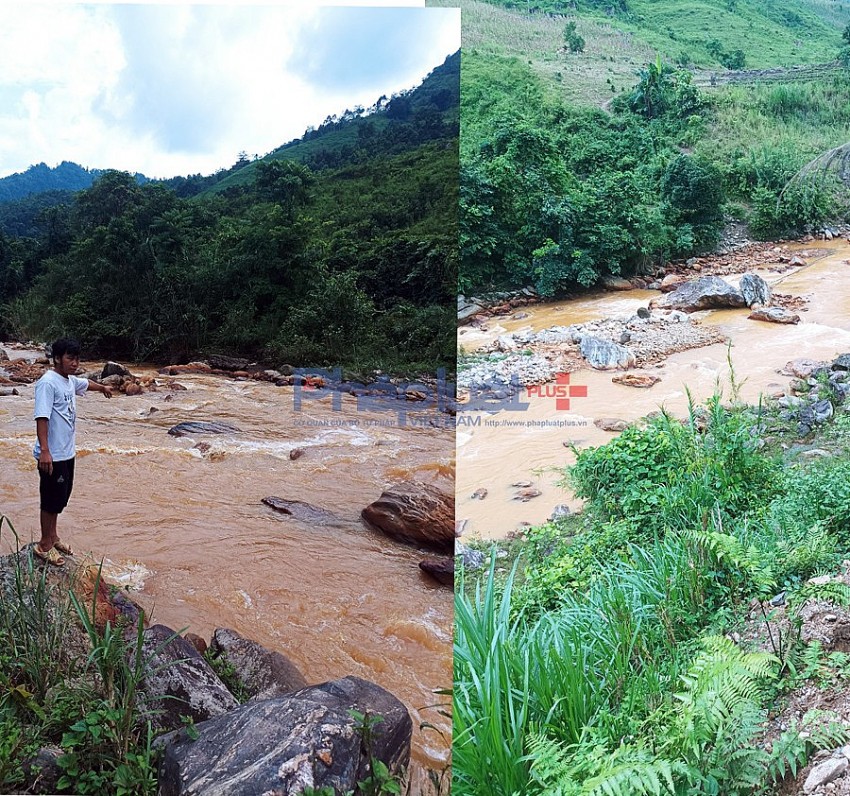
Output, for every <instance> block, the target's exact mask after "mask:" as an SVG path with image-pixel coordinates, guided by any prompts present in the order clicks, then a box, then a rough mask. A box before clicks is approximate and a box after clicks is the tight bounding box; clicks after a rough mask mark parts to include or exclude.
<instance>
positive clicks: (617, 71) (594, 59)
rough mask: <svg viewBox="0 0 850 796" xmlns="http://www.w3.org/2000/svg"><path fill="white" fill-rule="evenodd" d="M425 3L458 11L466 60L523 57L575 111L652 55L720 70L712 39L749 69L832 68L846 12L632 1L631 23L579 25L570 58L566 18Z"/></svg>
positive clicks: (449, 0) (454, 2) (467, 3)
mask: <svg viewBox="0 0 850 796" xmlns="http://www.w3.org/2000/svg"><path fill="white" fill-rule="evenodd" d="M428 5H431V6H459V7H460V8H461V14H462V16H461V19H462V26H463V49H464V56H465V57H466V55H467V54H469V55H480V54H485V55H486V54H497V55H502V56H513V57H516V58H520V59H522V60H523V62H525V63H527V64H528V65H529V66H530V67H531V69H532V70H533V71H534V72H535V73H536V74H537V75H538V76H539V77H541V78H542V79H543V80H544V81H545V82H546V83H550V84H551V85H552V86H554V87H556V88H557V90H558V93H559V94H560V95H561V96H562V97H563V98H564V99H565V100H567V101H568V102H570V103H574V104H578V105H587V104H596V105H599V104H602V103H604V102H605V101H607V100H608V99H610V98H611V97H612V96H613V94H614V91H621V90H623V89H626V88H629V87H631V86H632V85H633V84H634V83H635V80H636V78H635V73H636V72H637V70H638V69H639V68H640V67H641V66H642V65H643V64H646V63H647V62H649V61H651V60H654V58H655V56H656V55H657V54H660V55H661V57H662V58H663V59H665V60H667V61H674V60H675V59H676V58H678V57H679V56H680V54H681V53H682V52H683V51H685V52H687V53H688V55H689V56H690V59H691V60H692V62H693V63H694V64H695V65H696V66H698V67H703V68H709V69H714V70H716V71H723V67H721V66H720V65H719V64H718V62H717V61H716V59H714V58H713V57H712V56H711V55H710V54H709V53H708V51H707V50H706V48H705V43H706V42H707V41H709V40H710V39H712V38H716V39H718V40H719V41H720V43H721V45H722V46H723V48H724V49H725V50H727V51H731V50H735V49H739V48H740V49H742V50H743V51H744V53H745V54H746V58H747V67H748V68H760V67H768V66H791V65H793V64H800V63H820V62H826V61H830V60H833V59H834V58H835V55H836V53H837V51H838V49H839V47H840V46H841V31H842V29H843V27H844V26H845V25H846V24H847V22H848V21H850V4H848V5H842V4H839V3H837V2H834V0H804V1H803V2H799V1H797V2H794V3H792V2H790V0H785V1H784V2H779V0H775V1H774V2H769V0H747V2H742V1H741V0H739V2H738V3H737V8H736V10H735V11H734V12H732V11H729V10H727V3H726V0H664V2H660V1H659V0H633V2H632V6H633V8H634V13H633V15H632V16H631V17H630V18H628V19H626V18H606V17H604V16H600V15H593V14H585V13H581V14H580V15H579V16H578V17H576V21H577V30H578V32H579V33H580V34H581V35H582V36H583V37H584V39H585V41H586V46H585V50H584V52H582V53H579V54H572V53H566V52H564V50H563V29H564V19H563V18H559V17H552V16H548V15H546V14H528V13H526V12H524V11H521V10H513V9H509V8H506V7H503V6H501V5H495V4H491V3H485V2H481V1H480V0H428ZM561 5H562V6H564V5H565V4H561ZM783 12H786V13H788V14H791V13H793V14H796V17H783ZM789 20H791V21H793V23H794V24H791V22H789ZM608 81H610V82H608ZM612 85H613V87H614V91H612V88H611V86H612Z"/></svg>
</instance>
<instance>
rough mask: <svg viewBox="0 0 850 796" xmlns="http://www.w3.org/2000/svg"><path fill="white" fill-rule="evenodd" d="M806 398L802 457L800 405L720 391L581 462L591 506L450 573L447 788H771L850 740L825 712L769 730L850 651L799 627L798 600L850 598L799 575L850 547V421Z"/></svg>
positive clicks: (839, 683)
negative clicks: (773, 718)
mask: <svg viewBox="0 0 850 796" xmlns="http://www.w3.org/2000/svg"><path fill="white" fill-rule="evenodd" d="M820 375H821V376H822V375H823V374H820ZM821 393H822V395H821V396H820V397H823V398H824V400H827V399H828V400H830V402H831V403H832V404H833V406H834V407H835V408H836V409H838V411H837V413H836V417H835V419H833V420H832V421H831V422H830V423H828V424H826V425H824V426H821V427H820V429H819V430H818V431H817V432H815V436H810V437H809V438H808V439H806V444H805V445H802V446H801V445H800V444H799V443H798V441H797V440H796V436H797V433H798V431H799V428H798V427H797V426H796V425H795V424H794V423H793V422H791V421H793V419H794V418H793V412H787V411H786V412H782V411H781V410H780V408H778V407H776V406H775V405H760V406H747V405H743V404H741V403H739V402H737V401H736V400H735V395H734V390H733V395H732V396H731V400H730V401H728V402H727V401H724V400H723V399H722V397H721V395H720V394H716V395H715V396H714V397H713V398H711V399H710V400H709V401H708V402H707V403H706V405H705V406H692V407H691V411H690V413H689V417H688V418H687V420H685V421H679V420H676V419H675V418H672V417H670V416H667V415H665V414H661V415H660V416H658V417H656V418H653V419H648V420H647V421H646V422H645V424H643V425H641V426H639V427H632V428H629V429H627V430H626V431H624V432H623V433H622V434H621V435H620V436H618V437H617V438H616V439H614V440H613V441H611V442H610V443H608V444H607V445H604V446H602V447H599V448H595V449H586V450H583V451H581V452H578V453H577V461H576V464H575V465H574V466H573V467H572V468H570V469H569V472H568V475H567V477H568V479H569V483H570V485H571V486H572V487H573V488H574V490H575V491H576V493H577V494H578V495H580V496H582V497H584V498H586V500H587V503H586V506H585V509H584V511H583V512H582V513H581V514H579V515H574V516H570V517H566V518H561V519H557V520H555V521H551V522H549V523H547V524H546V525H544V526H541V527H538V528H534V529H532V530H531V531H530V532H528V534H527V538H525V539H520V540H514V541H512V542H507V543H506V544H505V546H506V547H507V548H508V550H509V552H510V557H509V558H507V559H503V558H498V557H497V555H496V550H495V549H494V550H493V555H492V557H491V565H490V568H489V571H488V572H485V573H484V574H479V575H477V576H476V575H474V574H472V573H466V574H465V575H464V574H462V575H461V578H460V581H459V585H458V589H457V592H456V606H455V612H456V614H455V615H456V633H455V705H454V755H453V760H454V788H455V792H457V793H459V794H461V795H463V794H482V796H483V794H485V793H486V794H499V795H502V794H503V795H504V796H510V794H517V793H524V794H536V793H540V794H544V793H545V794H561V796H568V795H569V796H578V795H579V794H588V795H592V796H602V794H606V796H615V794H629V795H630V796H635V795H636V794H656V796H657V795H658V794H676V795H677V796H678V795H680V794H681V795H684V794H724V795H725V796H744V794H768V793H772V792H774V789H775V787H776V786H777V784H778V783H780V782H782V781H783V779H784V778H785V777H787V776H789V775H790V774H796V773H797V772H798V771H799V770H800V769H801V768H802V767H803V766H804V765H805V764H806V762H807V761H808V760H809V759H810V758H811V756H812V754H813V753H814V752H815V751H817V750H818V749H822V748H823V749H833V748H835V747H836V746H839V745H841V744H842V743H846V742H847V740H848V738H850V731H848V727H847V725H846V723H842V722H841V721H839V717H838V716H837V715H830V714H828V713H818V712H817V711H812V712H809V713H807V714H806V715H804V716H803V717H802V719H801V720H800V721H799V722H795V721H793V720H792V721H790V722H789V723H788V724H787V726H785V727H784V728H781V731H776V732H775V733H774V734H773V735H770V734H769V728H770V726H771V725H770V724H769V723H768V717H769V713H768V711H769V710H774V711H775V710H777V709H778V708H781V706H782V704H783V698H784V697H785V696H786V695H788V694H790V693H792V692H794V691H795V689H798V688H800V687H801V685H803V684H804V683H809V684H811V683H815V673H816V672H819V675H824V674H825V673H826V676H825V677H824V678H821V679H819V680H817V685H816V686H815V687H814V688H815V691H817V688H818V687H826V686H827V685H829V687H831V688H833V689H838V690H839V691H840V690H841V689H843V688H846V681H845V680H844V678H845V676H846V675H845V674H844V673H843V672H846V669H845V668H842V667H844V666H845V664H846V658H847V656H846V655H843V653H833V654H832V655H831V656H830V655H827V651H826V650H823V649H822V648H821V646H820V645H819V644H817V643H814V644H810V645H807V644H805V643H804V642H803V640H802V638H801V634H800V628H801V621H802V620H801V619H800V615H801V608H802V606H803V605H804V604H805V603H806V602H807V601H809V600H812V599H815V598H817V599H820V600H824V601H826V602H828V603H831V604H833V605H839V606H846V605H848V604H850V587H848V586H847V585H846V583H845V582H840V581H836V582H830V583H826V584H822V583H820V579H818V580H817V581H816V582H815V584H812V583H811V582H810V579H811V578H812V576H815V575H820V574H823V573H832V572H835V571H837V570H838V569H839V568H840V563H841V561H842V560H843V559H845V558H847V557H850V414H847V413H846V412H844V411H841V409H840V407H841V404H842V401H843V398H842V397H841V396H840V395H837V394H836V393H835V392H833V391H832V390H831V389H829V388H828V385H827V386H826V387H824V389H823V390H821ZM815 445H817V446H818V450H817V454H818V455H817V456H813V457H808V456H806V455H805V454H803V455H800V454H801V450H807V449H810V448H812V447H814V446H815ZM824 449H826V450H824ZM501 555H504V554H501ZM497 558H498V563H497ZM510 558H513V559H515V560H514V562H513V565H511V564H510ZM816 584H820V585H816ZM782 592H784V595H782V594H781V593H782ZM778 594H779V595H780V597H779V598H778V599H777V595H778ZM771 600H773V605H778V604H781V603H782V602H783V600H784V601H785V604H786V606H787V607H786V608H785V609H784V610H785V616H786V617H787V618H788V621H787V623H785V624H782V623H779V622H776V621H775V617H774V616H773V615H772V613H771V612H772V611H773V610H774V609H773V608H772V607H771V603H770V601H771ZM753 612H755V614H756V615H757V620H755V621H753V620H752V618H750V619H749V620H748V616H750V615H751V614H752V613H753ZM748 622H749V626H750V627H752V625H753V624H755V626H756V627H757V628H758V629H759V631H758V633H757V634H756V635H757V636H758V638H759V639H761V641H762V643H761V644H758V643H756V642H755V641H754V639H753V637H752V634H751V635H750V636H747V634H746V633H744V632H743V631H744V628H745V626H748ZM739 632H740V633H742V634H743V637H744V640H742V636H741V635H739ZM748 638H749V642H748V641H747V640H746V639H748ZM777 706H778V707H777ZM771 715H775V712H774V713H773V714H771ZM845 718H846V717H845Z"/></svg>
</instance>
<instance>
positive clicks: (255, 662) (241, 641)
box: [210, 628, 307, 700]
mask: <svg viewBox="0 0 850 796" xmlns="http://www.w3.org/2000/svg"><path fill="white" fill-rule="evenodd" d="M210 649H211V651H212V653H213V654H214V655H216V656H219V657H221V658H224V660H225V661H227V663H229V664H230V665H231V666H232V667H233V669H234V671H235V672H236V678H237V680H238V681H239V683H240V685H241V686H242V687H243V688H244V689H245V691H246V692H247V693H248V694H249V695H250V696H251V699H257V700H259V699H274V698H275V697H279V696H283V695H284V694H291V693H292V692H293V691H298V690H299V689H301V688H306V686H307V680H306V679H305V677H304V675H303V674H301V672H300V671H299V669H298V667H297V666H296V665H295V664H294V663H292V661H290V660H289V658H287V657H285V656H284V655H282V654H281V653H279V652H273V651H272V650H267V649H266V648H265V647H264V646H263V645H262V644H258V643H257V642H256V641H251V640H250V639H247V638H244V637H243V636H240V635H239V633H237V632H236V631H235V630H228V629H226V628H218V629H217V630H216V631H215V632H214V633H213V637H212V642H211V644H210Z"/></svg>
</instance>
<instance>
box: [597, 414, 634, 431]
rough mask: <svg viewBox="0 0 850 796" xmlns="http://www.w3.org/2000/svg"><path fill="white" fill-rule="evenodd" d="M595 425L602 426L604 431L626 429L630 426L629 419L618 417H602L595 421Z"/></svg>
mask: <svg viewBox="0 0 850 796" xmlns="http://www.w3.org/2000/svg"><path fill="white" fill-rule="evenodd" d="M593 425H594V426H596V427H597V428H601V429H602V430H603V431H615V432H617V431H625V430H626V429H627V428H628V427H629V422H628V421H627V420H620V419H619V418H616V417H600V418H597V419H596V420H594V421H593Z"/></svg>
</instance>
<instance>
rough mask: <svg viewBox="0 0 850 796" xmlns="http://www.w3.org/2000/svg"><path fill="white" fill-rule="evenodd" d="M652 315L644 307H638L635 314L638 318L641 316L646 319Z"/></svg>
mask: <svg viewBox="0 0 850 796" xmlns="http://www.w3.org/2000/svg"><path fill="white" fill-rule="evenodd" d="M651 315H652V313H651V312H650V311H649V310H648V309H647V308H646V307H638V310H637V316H638V318H642V319H643V320H646V319H647V318H649V317H650V316H651Z"/></svg>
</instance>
